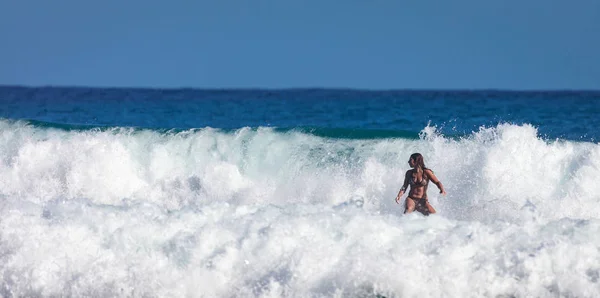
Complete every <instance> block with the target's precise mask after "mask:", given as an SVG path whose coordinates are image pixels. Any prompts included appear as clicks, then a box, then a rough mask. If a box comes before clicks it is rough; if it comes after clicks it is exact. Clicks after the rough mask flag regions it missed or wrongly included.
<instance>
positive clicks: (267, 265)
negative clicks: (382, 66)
mask: <svg viewBox="0 0 600 298" xmlns="http://www.w3.org/2000/svg"><path fill="white" fill-rule="evenodd" d="M598 115H600V92H593V91H586V92H583V91H582V92H580V91H528V92H517V91H493V90H490V91H421V90H400V91H393V90H392V91H372V90H351V89H348V90H346V89H286V90H195V89H119V88H66V87H65V88H63V87H39V88H27V87H10V86H4V87H0V264H2V266H0V297H21V296H34V297H45V296H78V297H79V296H93V297H96V296H101V297H104V296H111V297H114V296H118V297H142V296H144V297H182V296H189V297H417V296H419V297H597V296H598V294H599V293H600V262H599V261H598V260H600V237H598V236H597V235H599V234H600V183H598V182H597V179H598V177H600V144H599V143H598V140H600V130H598V127H600V117H598ZM415 152H420V153H422V154H423V156H424V158H425V163H426V166H427V167H429V168H431V169H433V171H434V172H435V174H436V176H437V177H438V178H439V179H440V181H442V183H443V184H444V186H445V188H446V191H447V193H448V194H447V195H446V196H441V195H440V194H439V193H438V192H437V188H436V187H435V185H430V187H429V190H428V197H429V200H430V202H431V204H432V205H433V206H434V207H435V208H436V209H437V210H438V213H437V214H435V215H432V216H429V217H425V216H422V215H420V214H418V213H413V214H409V215H403V214H402V212H403V206H402V205H401V204H400V205H398V204H396V203H395V201H394V198H395V197H396V194H397V193H398V190H399V188H400V186H401V185H402V182H403V180H402V179H403V176H404V173H405V171H406V170H408V169H409V167H408V164H407V161H408V158H409V156H410V155H411V154H412V153H415ZM432 285H433V286H432Z"/></svg>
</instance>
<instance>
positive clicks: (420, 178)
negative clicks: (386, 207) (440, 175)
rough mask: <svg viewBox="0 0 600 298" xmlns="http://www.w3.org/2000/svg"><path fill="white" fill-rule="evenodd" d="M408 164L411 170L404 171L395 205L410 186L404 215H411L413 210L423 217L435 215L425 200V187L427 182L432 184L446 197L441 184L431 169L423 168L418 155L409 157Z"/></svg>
mask: <svg viewBox="0 0 600 298" xmlns="http://www.w3.org/2000/svg"><path fill="white" fill-rule="evenodd" d="M408 164H409V165H410V167H411V168H412V169H411V170H408V171H406V175H405V176H404V184H403V185H402V188H400V192H398V196H397V197H396V203H398V204H400V198H401V197H402V195H404V192H405V191H406V188H407V187H408V186H409V185H410V191H409V192H408V197H407V198H406V202H405V205H404V208H405V209H404V213H411V212H413V211H414V210H417V211H419V212H421V213H422V214H423V215H429V214H432V213H435V209H433V206H431V204H429V201H428V200H427V185H428V184H429V181H431V182H433V183H434V184H435V185H436V186H437V187H438V189H439V190H440V193H441V194H442V195H446V191H445V190H444V186H443V185H442V182H440V180H438V179H437V177H435V175H434V174H433V171H432V170H431V169H428V168H426V167H425V162H423V155H421V154H420V153H414V154H413V155H411V156H410V159H409V160H408Z"/></svg>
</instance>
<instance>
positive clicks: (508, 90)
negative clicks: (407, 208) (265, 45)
mask: <svg viewBox="0 0 600 298" xmlns="http://www.w3.org/2000/svg"><path fill="white" fill-rule="evenodd" d="M0 88H22V89H52V88H54V89H98V90H100V89H105V90H106V89H110V90H147V91H158V90H167V91H183V90H198V91H267V92H268V91H311V90H312V91H318V90H322V91H357V92H498V93H502V92H505V93H517V92H518V93H543V92H556V93H560V92H563V93H573V92H586V93H600V89H576V88H557V89H540V88H531V89H519V88H356V87H310V86H306V87H183V86H179V87H164V86H157V87H150V86H100V85H95V86H93V85H67V84H65V85H51V84H49V85H27V84H0Z"/></svg>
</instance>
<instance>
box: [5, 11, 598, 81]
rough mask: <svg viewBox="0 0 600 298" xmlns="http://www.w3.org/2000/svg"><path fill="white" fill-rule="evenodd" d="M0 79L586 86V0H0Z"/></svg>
mask: <svg viewBox="0 0 600 298" xmlns="http://www.w3.org/2000/svg"><path fill="white" fill-rule="evenodd" d="M0 40H1V41H2V43H1V46H0V84H11V85H12V84H17V85H33V86H39V85H70V86H73V85H77V86H115V87H197V88H291V87H326V88H327V87H343V88H365V89H404V88H414V89H483V88H492V89H596V90H598V89H600V1H598V0H578V1H555V0H544V1H542V0H529V1H517V0H497V1H493V0H492V1H482V0H479V1H475V0H455V1H430V0H420V1H400V0H397V1H377V0H375V1H366V0H364V1H356V0H346V1H328V0H319V1H316V0H315V1H313V0H304V1H288V0H278V1H271V0H269V1H267V0H255V1H250V0H215V1H184V0H180V1H170V2H169V1H154V0H147V1H139V0H130V1H81V0H77V1H76V0H53V1H48V0H43V1H42V0H35V1H34V0H23V1H16V0H12V1H10V0H0Z"/></svg>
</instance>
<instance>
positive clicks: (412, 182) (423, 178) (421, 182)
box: [408, 169, 429, 187]
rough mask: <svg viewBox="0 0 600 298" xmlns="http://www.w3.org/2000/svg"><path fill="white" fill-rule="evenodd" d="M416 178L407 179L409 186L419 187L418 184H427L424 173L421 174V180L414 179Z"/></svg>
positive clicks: (427, 180)
mask: <svg viewBox="0 0 600 298" xmlns="http://www.w3.org/2000/svg"><path fill="white" fill-rule="evenodd" d="M425 170H426V169H425ZM423 173H425V171H423ZM416 180H417V177H411V178H410V179H409V180H408V184H410V186H415V187H419V186H427V183H429V179H426V178H425V175H423V177H422V178H421V181H416Z"/></svg>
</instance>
